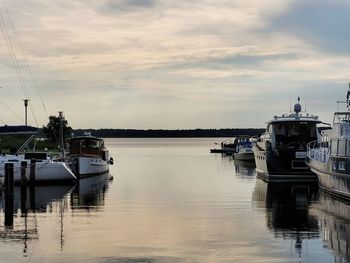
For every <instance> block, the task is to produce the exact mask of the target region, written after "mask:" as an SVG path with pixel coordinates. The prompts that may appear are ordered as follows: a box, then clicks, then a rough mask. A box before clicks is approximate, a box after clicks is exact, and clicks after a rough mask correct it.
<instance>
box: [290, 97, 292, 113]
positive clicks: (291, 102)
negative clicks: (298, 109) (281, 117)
mask: <svg viewBox="0 0 350 263" xmlns="http://www.w3.org/2000/svg"><path fill="white" fill-rule="evenodd" d="M289 112H292V95H291V94H289Z"/></svg>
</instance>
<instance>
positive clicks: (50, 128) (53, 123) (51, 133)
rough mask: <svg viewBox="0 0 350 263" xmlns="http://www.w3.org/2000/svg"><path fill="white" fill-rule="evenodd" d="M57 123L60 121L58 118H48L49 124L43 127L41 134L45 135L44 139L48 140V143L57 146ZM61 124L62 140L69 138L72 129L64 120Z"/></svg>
mask: <svg viewBox="0 0 350 263" xmlns="http://www.w3.org/2000/svg"><path fill="white" fill-rule="evenodd" d="M59 122H60V119H59V117H58V116H50V117H49V122H48V124H47V125H46V127H45V126H43V132H44V134H45V135H46V138H47V139H48V141H49V142H52V143H56V144H58V143H59V142H58V139H59ZM62 124H63V138H64V139H66V138H69V137H70V135H71V133H72V131H73V129H72V128H71V127H70V126H68V121H67V120H66V119H63V120H62Z"/></svg>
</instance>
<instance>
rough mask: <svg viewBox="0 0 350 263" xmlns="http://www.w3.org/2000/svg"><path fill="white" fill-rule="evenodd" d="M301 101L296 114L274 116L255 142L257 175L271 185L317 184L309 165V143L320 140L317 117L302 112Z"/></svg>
mask: <svg viewBox="0 0 350 263" xmlns="http://www.w3.org/2000/svg"><path fill="white" fill-rule="evenodd" d="M300 112H301V105H300V98H298V103H297V104H295V105H294V113H291V114H283V115H282V116H280V117H279V116H274V118H273V119H272V120H270V121H269V122H267V127H266V131H265V133H264V134H262V135H261V136H260V137H259V138H258V139H257V140H256V141H255V142H254V143H253V151H254V157H255V163H256V172H257V176H258V177H260V178H262V179H263V180H265V181H271V182H290V181H291V182H295V181H316V180H317V177H316V175H315V174H314V173H313V172H311V171H310V169H309V167H308V166H307V165H306V163H305V158H306V144H307V143H309V142H311V141H315V140H318V139H319V137H320V135H319V133H318V129H317V124H319V123H321V121H320V120H319V119H318V117H317V116H313V115H309V114H308V113H306V114H305V115H302V114H301V113H300Z"/></svg>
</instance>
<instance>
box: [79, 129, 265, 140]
mask: <svg viewBox="0 0 350 263" xmlns="http://www.w3.org/2000/svg"><path fill="white" fill-rule="evenodd" d="M264 131H265V129H259V128H246V129H186V130H163V129H155V130H153V129H150V130H137V129H76V130H73V133H74V135H75V136H80V135H83V134H84V132H91V135H93V136H96V137H101V138H196V137H198V138H212V137H235V136H238V135H248V136H258V135H259V134H261V133H263V132H264Z"/></svg>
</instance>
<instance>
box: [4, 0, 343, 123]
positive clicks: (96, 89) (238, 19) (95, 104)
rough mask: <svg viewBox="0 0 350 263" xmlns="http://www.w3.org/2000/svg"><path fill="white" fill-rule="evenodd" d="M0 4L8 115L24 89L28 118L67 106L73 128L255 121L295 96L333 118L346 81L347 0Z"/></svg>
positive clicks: (43, 118)
mask: <svg viewBox="0 0 350 263" xmlns="http://www.w3.org/2000/svg"><path fill="white" fill-rule="evenodd" d="M0 11H1V28H2V34H1V37H0V87H1V88H0V94H1V95H0V107H1V111H0V113H1V114H0V121H1V122H2V123H3V124H9V125H10V124H21V123H23V122H24V117H23V116H24V107H23V101H22V100H23V99H24V98H26V97H28V98H29V99H30V105H31V108H30V111H29V112H30V114H29V124H30V125H33V126H37V125H39V126H42V125H46V124H47V122H48V116H49V115H57V114H58V111H63V112H64V115H65V117H66V119H67V120H68V123H69V125H70V126H72V127H73V128H76V129H78V128H131V129H193V128H260V127H264V126H265V122H266V121H268V120H270V119H271V118H272V117H273V116H274V115H280V114H282V113H287V112H289V109H290V100H291V99H292V104H294V103H295V102H296V99H297V96H300V97H301V102H302V105H303V106H304V109H305V105H304V104H305V102H306V107H307V111H308V112H309V113H311V114H314V115H318V116H320V118H321V120H323V121H325V122H330V121H331V119H332V115H333V112H334V111H336V110H337V103H336V101H337V100H342V99H344V98H345V95H346V92H347V89H348V82H349V81H350V75H349V72H350V27H349V25H350V15H349V14H350V1H348V0H329V1H326V0H283V1H281V0H245V1H242V0H240V1H239V0H215V1H209V0H197V1H181V0H177V1H170V0H84V1H79V0H60V1H56V0H26V1H23V0H0ZM6 39H8V40H9V41H10V42H9V41H6ZM7 46H9V48H8V47H7ZM11 54H12V57H13V55H14V56H15V57H16V59H15V61H16V63H17V64H16V63H15V65H18V67H17V66H14V64H13V62H12V61H13V60H12V59H11ZM21 76H22V77H21ZM32 76H33V77H34V78H32ZM33 80H34V81H33ZM21 83H22V84H21ZM32 112H33V113H34V114H32Z"/></svg>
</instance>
